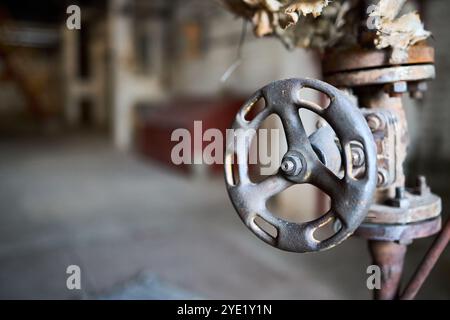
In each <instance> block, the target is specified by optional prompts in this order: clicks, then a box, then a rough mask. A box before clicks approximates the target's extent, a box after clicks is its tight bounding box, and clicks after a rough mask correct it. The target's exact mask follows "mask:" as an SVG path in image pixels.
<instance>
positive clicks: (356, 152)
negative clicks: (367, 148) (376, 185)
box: [352, 146, 365, 168]
mask: <svg viewBox="0 0 450 320" xmlns="http://www.w3.org/2000/svg"><path fill="white" fill-rule="evenodd" d="M364 161H365V158H364V150H363V149H362V148H361V147H359V146H356V147H352V164H353V166H354V167H355V168H359V167H362V165H363V164H364Z"/></svg>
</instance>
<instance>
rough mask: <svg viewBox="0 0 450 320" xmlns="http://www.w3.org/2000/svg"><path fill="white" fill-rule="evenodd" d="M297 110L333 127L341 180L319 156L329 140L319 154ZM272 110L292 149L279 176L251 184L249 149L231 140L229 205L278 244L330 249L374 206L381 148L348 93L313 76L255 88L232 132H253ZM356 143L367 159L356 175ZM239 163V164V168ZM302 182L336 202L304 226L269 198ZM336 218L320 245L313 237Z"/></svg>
mask: <svg viewBox="0 0 450 320" xmlns="http://www.w3.org/2000/svg"><path fill="white" fill-rule="evenodd" d="M302 88H310V89H313V90H318V91H320V92H322V93H324V94H325V95H326V96H328V97H329V99H330V104H329V105H328V106H327V107H326V108H322V107H321V106H319V105H318V104H315V103H313V102H310V101H307V100H304V99H302V96H301V89H302ZM261 99H263V100H264V102H265V107H264V108H263V109H262V110H261V111H259V113H258V114H257V115H256V116H255V117H254V118H253V119H252V120H250V121H248V120H246V114H247V113H248V112H250V110H251V109H252V107H253V106H254V105H255V104H256V102H257V101H259V100H261ZM300 108H306V109H308V110H310V111H313V112H315V113H316V114H318V115H319V116H321V117H322V118H323V119H325V120H326V121H327V122H328V124H329V125H330V126H331V127H332V128H333V129H334V132H335V134H336V136H337V138H338V139H339V141H340V146H339V149H338V150H339V152H340V156H341V158H342V168H341V171H343V176H342V177H338V175H337V174H336V173H335V172H333V169H330V166H327V163H326V162H325V161H324V158H323V157H321V156H320V154H321V153H322V154H326V153H327V148H329V143H328V144H324V147H323V149H322V150H321V152H320V153H319V152H317V149H318V148H319V149H320V146H319V147H317V146H313V145H312V143H311V140H310V137H308V136H307V134H306V132H305V129H304V126H303V123H302V121H301V118H300V115H299V109H300ZM273 113H275V114H277V115H278V116H279V117H280V119H281V122H282V124H283V128H284V131H285V135H286V141H287V145H288V151H287V153H286V154H285V155H284V157H283V159H282V161H281V166H280V168H279V169H278V171H277V173H275V174H274V175H271V176H268V177H266V178H265V179H264V180H262V181H261V182H259V183H254V182H252V181H251V179H250V178H249V166H248V161H247V160H248V156H249V145H248V144H247V143H244V144H239V143H238V144H237V146H236V145H235V143H234V141H231V142H230V141H227V148H226V154H225V177H226V184H227V189H228V193H229V196H230V198H231V201H232V203H233V205H234V207H235V209H236V211H237V212H238V214H239V216H240V217H241V219H242V221H243V222H244V223H245V224H246V226H247V227H248V228H249V229H250V230H252V231H253V233H255V234H256V235H257V236H258V237H259V238H260V239H262V240H264V241H265V242H267V243H269V244H270V245H272V246H274V247H277V248H279V249H282V250H286V251H293V252H311V251H320V250H325V249H329V248H331V247H333V246H335V245H337V244H339V243H340V242H342V241H344V240H345V239H346V238H347V237H349V236H350V235H351V234H352V233H353V232H354V231H355V229H356V228H357V227H358V226H359V225H360V224H361V222H362V221H363V219H364V217H365V216H366V214H367V212H368V209H369V206H370V204H371V203H372V200H373V196H374V191H375V187H376V151H375V143H374V140H373V137H372V134H371V132H370V130H369V128H368V126H367V123H366V121H365V119H364V117H363V116H362V114H361V112H360V111H359V110H358V108H357V107H356V106H354V105H353V103H352V102H351V101H350V100H349V99H348V98H347V96H346V95H345V94H344V93H342V92H341V91H339V90H338V89H337V88H335V87H333V86H331V85H329V84H327V83H325V82H323V81H319V80H314V79H288V80H280V81H276V82H272V83H270V84H268V85H267V86H265V87H263V88H262V89H260V90H258V91H257V92H256V93H255V94H254V95H253V96H252V97H251V98H250V99H249V100H248V101H247V102H246V103H245V104H244V105H243V107H242V108H241V110H240V111H239V112H238V113H237V115H236V119H235V121H234V124H233V129H234V132H239V130H237V129H244V130H245V129H247V130H250V131H251V130H253V131H255V130H257V129H258V128H259V127H260V126H261V124H262V122H263V121H264V119H266V118H267V117H268V116H269V115H271V114H273ZM241 131H242V130H241ZM354 145H358V146H359V147H360V150H362V152H361V154H360V157H361V156H363V162H364V163H363V169H362V170H361V168H359V169H358V172H359V173H358V174H356V171H357V170H356V169H355V168H354V157H353V151H352V146H354ZM330 152H331V150H330ZM236 160H237V165H234V164H233V163H234V162H236ZM235 168H237V169H236V170H235ZM354 169H355V170H354ZM235 171H236V172H235ZM302 183H309V184H312V185H314V186H316V187H317V188H319V189H321V190H322V191H323V192H325V193H326V194H327V195H328V196H329V197H330V199H331V206H330V210H328V211H327V212H326V213H325V214H324V215H322V216H321V217H319V218H317V219H315V220H313V221H310V222H305V223H295V222H290V221H286V220H284V219H281V218H279V217H277V216H275V215H274V214H273V213H272V212H270V211H269V209H268V208H267V201H268V199H269V198H271V197H272V196H274V195H276V194H278V193H280V192H282V191H283V190H285V189H287V188H288V187H290V186H291V185H293V184H302ZM257 219H258V220H260V219H262V221H263V223H264V224H266V225H268V226H269V228H272V229H274V230H275V232H268V231H267V228H263V227H262V226H261V222H259V223H258V222H257V221H256V220H257ZM331 220H335V221H338V223H336V224H335V226H336V227H335V229H334V230H335V233H334V234H333V235H331V236H330V237H328V238H326V239H324V240H317V239H316V238H315V237H314V232H315V231H316V230H317V229H318V228H321V227H322V226H324V225H326V224H328V223H329V222H330V221H331Z"/></svg>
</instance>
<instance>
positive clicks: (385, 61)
mask: <svg viewBox="0 0 450 320" xmlns="http://www.w3.org/2000/svg"><path fill="white" fill-rule="evenodd" d="M390 55H391V52H390V50H387V49H384V50H376V49H366V48H360V47H356V48H349V49H346V50H341V51H337V52H332V53H328V54H327V55H326V56H325V57H324V59H323V63H322V69H323V73H324V74H325V75H329V74H332V73H336V72H342V71H354V70H361V69H370V68H382V67H391V66H394V65H393V64H392V63H391V62H390V61H389V59H390ZM433 63H434V48H433V47H429V46H424V45H422V46H413V47H410V48H409V50H408V60H407V61H406V62H405V63H404V64H433Z"/></svg>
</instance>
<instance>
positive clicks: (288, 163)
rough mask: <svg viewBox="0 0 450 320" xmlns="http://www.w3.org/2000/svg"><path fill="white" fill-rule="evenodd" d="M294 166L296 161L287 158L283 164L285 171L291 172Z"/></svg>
mask: <svg viewBox="0 0 450 320" xmlns="http://www.w3.org/2000/svg"><path fill="white" fill-rule="evenodd" d="M294 166H295V164H294V162H292V161H291V160H287V159H286V160H284V161H283V163H282V164H281V170H283V171H284V172H291V171H292V169H294Z"/></svg>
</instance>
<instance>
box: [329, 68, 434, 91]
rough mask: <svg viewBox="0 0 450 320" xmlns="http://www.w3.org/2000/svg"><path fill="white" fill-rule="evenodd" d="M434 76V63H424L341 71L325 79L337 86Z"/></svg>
mask: <svg viewBox="0 0 450 320" xmlns="http://www.w3.org/2000/svg"><path fill="white" fill-rule="evenodd" d="M434 76H435V71H434V65H432V64H422V65H406V66H395V67H387V68H376V69H367V70H356V71H348V72H341V73H336V74H332V75H328V76H326V77H325V81H327V82H328V83H330V84H332V85H334V86H337V87H358V86H367V85H376V84H378V85H379V84H386V83H393V82H398V81H419V80H427V79H433V78H434Z"/></svg>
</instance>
